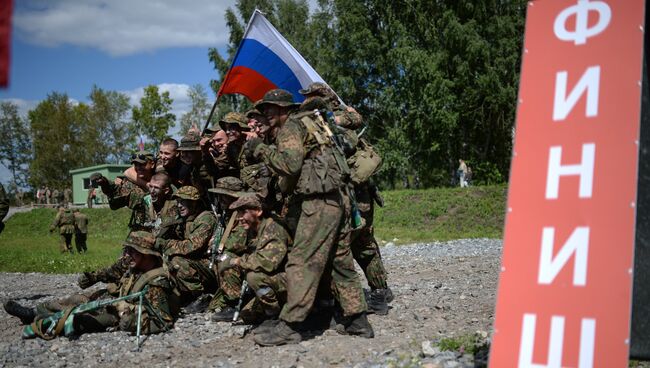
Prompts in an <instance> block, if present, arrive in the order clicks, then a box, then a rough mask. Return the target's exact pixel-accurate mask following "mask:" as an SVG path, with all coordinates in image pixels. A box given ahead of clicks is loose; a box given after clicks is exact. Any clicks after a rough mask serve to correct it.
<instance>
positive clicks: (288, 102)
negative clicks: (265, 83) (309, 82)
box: [255, 89, 299, 111]
mask: <svg viewBox="0 0 650 368" xmlns="http://www.w3.org/2000/svg"><path fill="white" fill-rule="evenodd" d="M266 105H277V106H281V107H298V105H299V104H297V103H295V102H293V95H292V94H291V92H289V91H287V90H284V89H272V90H270V91H268V92H266V93H265V94H264V97H262V99H261V100H260V101H258V102H256V103H255V108H256V109H258V110H260V111H262V110H263V109H264V106H266Z"/></svg>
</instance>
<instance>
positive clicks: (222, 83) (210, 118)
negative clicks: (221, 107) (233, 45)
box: [203, 8, 263, 132]
mask: <svg viewBox="0 0 650 368" xmlns="http://www.w3.org/2000/svg"><path fill="white" fill-rule="evenodd" d="M257 13H259V14H263V13H262V12H261V11H260V10H259V9H257V8H255V10H253V14H252V15H251V18H250V20H249V21H248V24H247V25H246V29H244V34H243V35H242V38H241V41H239V47H237V52H236V53H235V56H234V57H233V58H232V61H231V62H230V67H229V68H228V72H226V75H225V76H224V78H223V81H222V82H221V85H220V86H219V91H217V98H216V99H215V101H214V104H213V105H212V109H211V110H210V115H208V119H207V120H206V121H205V125H204V126H203V132H205V130H206V129H208V125H210V120H212V116H213V115H214V112H215V110H216V109H217V105H218V104H219V98H220V97H221V88H222V87H223V86H224V85H225V84H226V82H227V81H228V77H229V76H230V70H231V69H232V65H233V64H234V63H235V60H237V55H239V51H240V50H241V45H242V44H243V43H244V40H245V39H246V35H247V34H248V29H249V28H250V26H251V24H252V23H253V19H255V16H256V15H257Z"/></svg>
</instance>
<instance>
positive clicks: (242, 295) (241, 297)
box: [232, 280, 248, 322]
mask: <svg viewBox="0 0 650 368" xmlns="http://www.w3.org/2000/svg"><path fill="white" fill-rule="evenodd" d="M246 293H248V281H246V280H244V282H242V283H241V291H240V292H239V301H238V302H237V307H236V308H235V314H233V316H232V321H233V322H237V319H239V312H241V309H242V307H243V304H244V298H245V297H246Z"/></svg>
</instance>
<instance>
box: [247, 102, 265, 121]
mask: <svg viewBox="0 0 650 368" xmlns="http://www.w3.org/2000/svg"><path fill="white" fill-rule="evenodd" d="M260 101H262V100H259V101H257V102H260ZM257 102H255V103H256V104H257ZM255 115H260V116H264V114H262V113H261V112H260V110H258V109H256V108H252V109H251V110H248V111H246V117H247V118H249V119H251V118H253V117H255Z"/></svg>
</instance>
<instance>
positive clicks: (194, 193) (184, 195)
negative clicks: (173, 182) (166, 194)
mask: <svg viewBox="0 0 650 368" xmlns="http://www.w3.org/2000/svg"><path fill="white" fill-rule="evenodd" d="M172 198H178V199H187V200H190V201H198V200H200V199H201V195H200V194H199V190H198V189H196V188H195V187H193V186H191V185H186V186H184V187H180V189H178V190H177V191H176V192H174V194H172Z"/></svg>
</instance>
